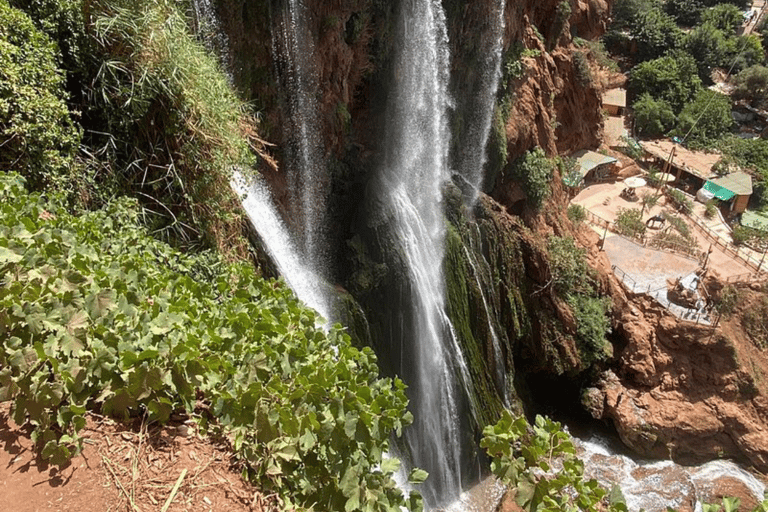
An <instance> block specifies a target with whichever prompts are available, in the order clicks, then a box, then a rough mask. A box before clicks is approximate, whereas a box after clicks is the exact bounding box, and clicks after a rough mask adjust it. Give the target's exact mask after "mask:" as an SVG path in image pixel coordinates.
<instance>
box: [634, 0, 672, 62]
mask: <svg viewBox="0 0 768 512" xmlns="http://www.w3.org/2000/svg"><path fill="white" fill-rule="evenodd" d="M633 26H634V28H633V35H634V40H635V43H637V60H639V61H644V60H650V59H655V58H658V57H661V56H662V55H664V53H666V52H667V51H668V50H669V49H670V48H677V46H678V44H679V43H680V40H681V39H682V36H683V32H682V30H680V28H679V27H678V26H677V23H676V22H675V19H674V18H673V17H672V16H670V15H669V14H667V13H666V12H664V11H662V10H661V9H660V8H658V7H654V8H651V9H647V10H646V11H643V12H640V13H638V14H636V15H635V17H634V21H633Z"/></svg>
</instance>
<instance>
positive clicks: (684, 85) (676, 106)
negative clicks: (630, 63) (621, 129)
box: [629, 52, 701, 112]
mask: <svg viewBox="0 0 768 512" xmlns="http://www.w3.org/2000/svg"><path fill="white" fill-rule="evenodd" d="M700 89H701V79H700V78H699V76H698V74H697V71H696V61H695V60H694V59H693V57H692V56H691V55H689V54H687V53H685V52H676V53H674V54H669V55H666V56H664V57H661V58H658V59H654V60H649V61H646V62H642V63H640V64H638V65H637V66H635V67H634V68H632V70H631V71H630V74H629V90H630V91H631V92H632V93H633V94H635V95H636V96H637V97H638V98H639V97H641V96H642V95H643V94H644V93H647V94H649V95H650V96H651V97H653V99H655V100H664V101H666V102H667V103H669V105H670V106H671V107H672V109H673V110H674V111H675V112H679V111H680V110H681V109H682V108H683V106H685V104H686V103H688V102H689V101H690V100H692V99H693V98H694V97H695V96H696V93H697V92H698V91H699V90H700Z"/></svg>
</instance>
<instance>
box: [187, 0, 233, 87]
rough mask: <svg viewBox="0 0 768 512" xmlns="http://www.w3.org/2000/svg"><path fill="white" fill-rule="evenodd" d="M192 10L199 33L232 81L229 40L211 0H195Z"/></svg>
mask: <svg viewBox="0 0 768 512" xmlns="http://www.w3.org/2000/svg"><path fill="white" fill-rule="evenodd" d="M192 10H193V12H194V15H195V23H196V25H197V35H198V37H200V38H201V39H202V41H203V43H204V44H205V46H206V48H207V50H208V51H209V52H211V53H213V54H214V55H216V56H218V58H219V62H220V64H221V65H222V67H223V68H224V69H225V70H226V71H227V77H228V78H229V81H230V83H232V74H231V73H230V72H229V68H230V65H231V64H230V54H229V40H228V39H227V36H226V34H224V32H223V31H222V30H221V27H220V24H219V17H218V16H217V15H216V10H215V9H214V7H213V5H212V4H211V0H195V1H194V2H192Z"/></svg>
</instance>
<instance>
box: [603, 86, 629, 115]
mask: <svg viewBox="0 0 768 512" xmlns="http://www.w3.org/2000/svg"><path fill="white" fill-rule="evenodd" d="M626 109H627V91H626V90H625V89H622V88H621V87H617V88H616V89H608V90H607V91H605V92H604V93H603V110H605V111H606V112H608V115H609V116H623V115H624V111H625V110H626Z"/></svg>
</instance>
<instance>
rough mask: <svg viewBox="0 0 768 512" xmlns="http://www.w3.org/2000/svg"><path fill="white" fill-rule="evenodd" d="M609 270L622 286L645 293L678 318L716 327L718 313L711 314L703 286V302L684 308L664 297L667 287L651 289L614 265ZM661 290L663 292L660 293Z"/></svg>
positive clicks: (710, 307)
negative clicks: (639, 283) (700, 305)
mask: <svg viewBox="0 0 768 512" xmlns="http://www.w3.org/2000/svg"><path fill="white" fill-rule="evenodd" d="M611 271H612V272H613V274H614V275H615V276H616V277H617V278H618V279H619V281H621V284H623V285H624V287H625V288H626V289H627V290H628V291H629V292H631V293H637V294H643V295H647V296H648V297H650V298H651V299H653V300H654V301H656V302H657V303H658V304H659V305H660V306H661V307H663V308H664V309H666V310H667V311H669V312H670V313H672V314H673V315H675V316H676V317H677V318H679V319H680V320H684V321H686V322H693V323H694V324H697V325H698V324H705V325H710V326H712V327H713V328H714V327H717V324H718V323H719V321H720V315H719V314H717V315H716V316H713V312H714V313H716V311H715V310H714V308H712V305H711V304H712V302H711V300H710V298H709V295H708V294H707V292H706V290H704V289H703V288H702V289H701V290H703V292H704V293H703V298H702V299H700V300H701V301H702V302H703V306H702V307H699V308H697V309H694V308H686V307H684V306H681V305H679V304H675V303H673V302H671V301H670V300H669V299H668V298H666V292H667V287H666V286H662V287H661V288H656V289H653V290H651V285H650V284H649V285H648V286H647V287H645V286H638V283H637V281H635V279H633V278H632V276H630V275H629V274H627V273H626V272H625V271H624V270H622V269H621V268H619V267H617V266H616V265H612V266H611ZM662 292H664V293H663V294H662Z"/></svg>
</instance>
